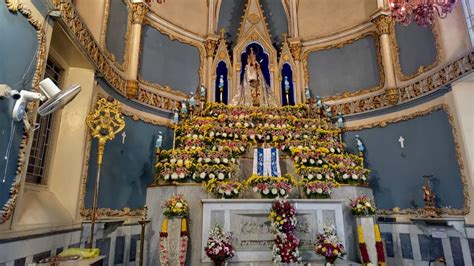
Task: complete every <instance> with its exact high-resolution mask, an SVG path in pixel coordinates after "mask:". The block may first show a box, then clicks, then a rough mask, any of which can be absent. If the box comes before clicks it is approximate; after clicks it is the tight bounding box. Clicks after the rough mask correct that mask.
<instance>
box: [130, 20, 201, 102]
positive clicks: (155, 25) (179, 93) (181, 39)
mask: <svg viewBox="0 0 474 266" xmlns="http://www.w3.org/2000/svg"><path fill="white" fill-rule="evenodd" d="M145 25H148V26H150V27H152V28H154V29H155V30H157V31H158V32H160V33H161V34H163V35H166V36H168V38H169V39H170V40H171V41H174V40H177V41H179V42H181V43H183V44H188V45H191V46H194V47H196V48H197V49H198V51H199V61H200V64H199V69H198V76H199V82H198V84H197V86H196V88H195V91H197V90H198V89H199V86H200V84H202V83H203V81H204V79H203V75H204V64H205V61H206V60H205V56H206V49H205V46H204V44H203V43H201V42H198V41H194V40H190V39H186V38H184V37H182V36H181V35H179V34H177V33H174V32H168V31H167V30H166V29H164V28H163V27H162V26H161V25H160V24H159V23H157V22H156V21H154V20H152V19H150V18H149V17H145V19H144V21H143V24H142V26H145ZM142 50H143V31H142V36H140V55H139V63H138V82H139V83H142V84H145V85H147V86H149V87H154V88H158V89H159V90H163V91H166V92H169V93H171V94H174V95H176V96H178V97H187V94H186V93H184V92H182V91H180V90H177V89H173V88H171V87H169V86H165V87H163V86H161V85H159V84H157V83H153V82H150V81H147V80H144V79H143V78H142V76H141V74H140V70H141V59H142Z"/></svg>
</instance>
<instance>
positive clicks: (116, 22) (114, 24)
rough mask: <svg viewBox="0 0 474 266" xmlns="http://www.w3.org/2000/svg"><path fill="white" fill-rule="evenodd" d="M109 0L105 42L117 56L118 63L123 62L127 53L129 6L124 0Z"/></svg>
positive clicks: (109, 49) (108, 48)
mask: <svg viewBox="0 0 474 266" xmlns="http://www.w3.org/2000/svg"><path fill="white" fill-rule="evenodd" d="M108 1H109V17H108V21H107V32H106V35H105V43H106V46H107V50H108V51H109V52H110V53H112V54H113V55H114V56H115V59H116V61H117V62H118V63H120V64H122V63H123V56H124V53H125V39H126V38H125V36H126V34H127V18H128V8H127V5H126V4H125V2H124V1H123V0H108Z"/></svg>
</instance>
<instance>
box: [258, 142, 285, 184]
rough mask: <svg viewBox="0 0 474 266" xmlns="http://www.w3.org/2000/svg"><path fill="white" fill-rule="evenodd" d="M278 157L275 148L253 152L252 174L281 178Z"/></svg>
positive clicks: (259, 149)
mask: <svg viewBox="0 0 474 266" xmlns="http://www.w3.org/2000/svg"><path fill="white" fill-rule="evenodd" d="M279 160H280V156H279V154H278V150H277V149H276V148H266V149H263V148H257V149H254V151H253V174H256V175H259V176H277V177H279V176H281V169H280V161H279Z"/></svg>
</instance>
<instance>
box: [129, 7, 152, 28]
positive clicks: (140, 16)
mask: <svg viewBox="0 0 474 266" xmlns="http://www.w3.org/2000/svg"><path fill="white" fill-rule="evenodd" d="M149 10H150V9H149V8H148V5H146V4H145V3H133V4H132V15H133V16H132V23H133V24H142V23H143V20H144V19H145V16H146V14H147V13H148V11H149Z"/></svg>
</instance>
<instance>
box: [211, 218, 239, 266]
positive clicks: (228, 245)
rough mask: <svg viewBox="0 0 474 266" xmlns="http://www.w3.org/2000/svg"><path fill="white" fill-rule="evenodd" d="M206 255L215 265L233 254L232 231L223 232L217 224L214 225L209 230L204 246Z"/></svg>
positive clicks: (220, 263)
mask: <svg viewBox="0 0 474 266" xmlns="http://www.w3.org/2000/svg"><path fill="white" fill-rule="evenodd" d="M204 251H205V252H206V255H207V256H208V257H209V258H210V259H211V260H213V261H214V264H215V265H222V263H224V262H225V261H226V260H228V259H230V258H232V257H233V256H234V254H235V250H234V247H233V246H232V233H231V232H224V231H223V230H222V229H221V227H220V226H219V225H217V224H216V225H215V226H214V228H213V229H211V231H210V232H209V238H208V239H207V245H206V247H205V248H204Z"/></svg>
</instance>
